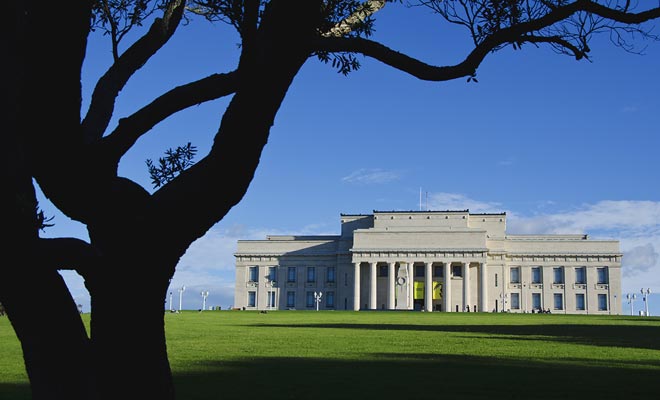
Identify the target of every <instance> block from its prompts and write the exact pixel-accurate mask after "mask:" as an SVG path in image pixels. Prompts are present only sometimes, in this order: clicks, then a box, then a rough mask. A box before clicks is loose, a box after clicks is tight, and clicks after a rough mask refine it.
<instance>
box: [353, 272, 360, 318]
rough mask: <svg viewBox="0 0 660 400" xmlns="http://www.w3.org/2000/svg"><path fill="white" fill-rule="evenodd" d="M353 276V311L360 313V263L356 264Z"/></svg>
mask: <svg viewBox="0 0 660 400" xmlns="http://www.w3.org/2000/svg"><path fill="white" fill-rule="evenodd" d="M354 265H355V269H354V271H355V272H354V274H353V310H355V311H360V263H359V262H357V263H355V264H354Z"/></svg>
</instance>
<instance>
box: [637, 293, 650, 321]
mask: <svg viewBox="0 0 660 400" xmlns="http://www.w3.org/2000/svg"><path fill="white" fill-rule="evenodd" d="M640 292H642V300H644V315H645V316H647V317H648V316H649V295H650V294H651V289H650V288H646V290H644V288H642V290H640Z"/></svg>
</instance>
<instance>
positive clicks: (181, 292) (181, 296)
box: [179, 286, 186, 312]
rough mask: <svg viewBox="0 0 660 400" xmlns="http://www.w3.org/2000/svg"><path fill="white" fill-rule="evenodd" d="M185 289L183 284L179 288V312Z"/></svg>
mask: <svg viewBox="0 0 660 400" xmlns="http://www.w3.org/2000/svg"><path fill="white" fill-rule="evenodd" d="M185 291H186V287H185V286H181V288H180V289H179V312H181V305H182V304H183V292H185Z"/></svg>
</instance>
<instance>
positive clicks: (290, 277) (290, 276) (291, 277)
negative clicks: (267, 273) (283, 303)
mask: <svg viewBox="0 0 660 400" xmlns="http://www.w3.org/2000/svg"><path fill="white" fill-rule="evenodd" d="M286 271H287V272H286V281H287V282H295V281H296V267H289V268H287V270H286Z"/></svg>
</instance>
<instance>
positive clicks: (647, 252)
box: [623, 243, 658, 277]
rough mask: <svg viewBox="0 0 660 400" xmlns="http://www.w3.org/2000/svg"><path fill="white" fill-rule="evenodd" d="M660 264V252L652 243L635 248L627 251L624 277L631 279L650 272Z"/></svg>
mask: <svg viewBox="0 0 660 400" xmlns="http://www.w3.org/2000/svg"><path fill="white" fill-rule="evenodd" d="M657 263H658V252H657V251H656V249H655V247H654V246H653V244H651V243H646V244H645V245H642V246H635V247H633V248H630V249H628V251H626V257H625V259H624V266H625V268H624V269H623V276H624V277H630V276H635V275H638V274H643V273H645V272H648V271H649V270H650V269H651V268H652V267H653V266H654V265H656V264H657Z"/></svg>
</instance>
